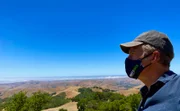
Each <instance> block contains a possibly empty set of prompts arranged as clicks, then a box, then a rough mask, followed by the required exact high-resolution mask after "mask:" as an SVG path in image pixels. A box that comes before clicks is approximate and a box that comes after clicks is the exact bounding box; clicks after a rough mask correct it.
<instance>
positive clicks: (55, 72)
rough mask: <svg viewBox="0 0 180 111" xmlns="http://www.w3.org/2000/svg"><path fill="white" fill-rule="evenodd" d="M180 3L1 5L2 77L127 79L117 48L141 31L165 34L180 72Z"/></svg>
mask: <svg viewBox="0 0 180 111" xmlns="http://www.w3.org/2000/svg"><path fill="white" fill-rule="evenodd" d="M179 4H180V3H179V1H178V0H177V1H173V0H170V1H167V0H148V1H147V0H108V1H107V0H49V1H46V0H29V1H27V0H21V1H20V0H12V1H11V0H1V1H0V74H1V78H3V77H46V76H87V75H125V71H124V59H125V57H126V56H127V55H126V54H124V53H122V52H121V50H120V48H119V44H120V43H123V42H128V41H131V40H133V39H134V38H135V37H136V36H137V35H138V34H140V33H141V32H143V31H147V30H151V29H155V30H159V31H162V32H164V33H167V35H168V36H169V37H170V39H171V41H172V43H173V45H174V50H175V59H174V60H173V61H172V65H171V69H172V70H174V71H175V72H177V73H180V63H179V61H180V52H179V50H178V48H180V38H179V37H180V32H179V29H180V7H179Z"/></svg>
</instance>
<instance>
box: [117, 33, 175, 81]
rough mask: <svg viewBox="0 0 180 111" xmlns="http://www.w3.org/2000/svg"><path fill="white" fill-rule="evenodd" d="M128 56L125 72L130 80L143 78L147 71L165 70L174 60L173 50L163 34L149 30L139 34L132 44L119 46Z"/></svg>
mask: <svg viewBox="0 0 180 111" xmlns="http://www.w3.org/2000/svg"><path fill="white" fill-rule="evenodd" d="M120 47H121V49H122V51H123V52H125V53H127V54H129V56H128V57H127V59H126V61H125V66H126V72H127V74H128V76H130V77H132V78H136V79H137V78H138V77H140V76H145V73H146V72H147V71H149V70H157V68H164V69H167V68H169V67H170V62H171V60H172V59H173V58H174V49H173V45H172V44H171V42H170V40H169V38H168V36H167V35H165V34H164V33H161V32H158V31H155V30H151V31H147V32H144V33H142V34H140V35H139V36H138V37H136V38H135V39H134V40H133V41H132V42H127V43H123V44H121V45H120Z"/></svg>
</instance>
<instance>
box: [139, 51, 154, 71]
mask: <svg viewBox="0 0 180 111" xmlns="http://www.w3.org/2000/svg"><path fill="white" fill-rule="evenodd" d="M152 54H153V52H152V53H150V54H148V55H146V56H144V57H143V58H141V59H140V61H142V60H143V59H145V58H147V57H149V56H150V55H152ZM150 65H151V63H150V64H148V65H146V66H144V68H146V67H148V66H150ZM141 66H142V62H141Z"/></svg>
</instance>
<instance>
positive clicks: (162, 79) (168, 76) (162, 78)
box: [140, 70, 177, 97]
mask: <svg viewBox="0 0 180 111" xmlns="http://www.w3.org/2000/svg"><path fill="white" fill-rule="evenodd" d="M176 75H177V74H175V73H174V72H173V71H171V70H169V71H167V72H165V73H164V74H163V75H162V76H160V77H159V79H158V80H157V81H156V82H155V83H154V84H153V85H151V88H153V89H156V90H158V89H160V88H161V87H162V86H163V85H164V84H166V83H167V82H168V81H170V80H171V79H172V78H174V77H175V76H176ZM147 92H148V87H147V86H143V87H142V88H141V89H140V93H141V95H142V97H145V95H146V94H147Z"/></svg>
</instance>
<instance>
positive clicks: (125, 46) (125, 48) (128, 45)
mask: <svg viewBox="0 0 180 111" xmlns="http://www.w3.org/2000/svg"><path fill="white" fill-rule="evenodd" d="M141 44H143V42H137V41H132V42H127V43H123V44H120V47H121V50H122V51H123V52H124V53H126V54H129V49H130V48H132V47H136V46H139V45H141Z"/></svg>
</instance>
